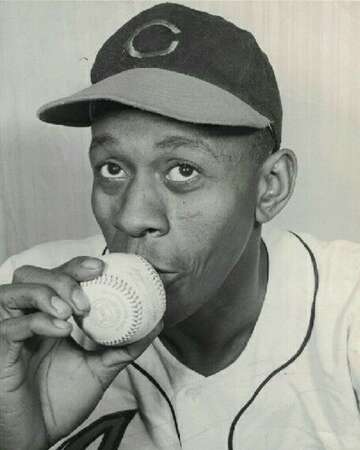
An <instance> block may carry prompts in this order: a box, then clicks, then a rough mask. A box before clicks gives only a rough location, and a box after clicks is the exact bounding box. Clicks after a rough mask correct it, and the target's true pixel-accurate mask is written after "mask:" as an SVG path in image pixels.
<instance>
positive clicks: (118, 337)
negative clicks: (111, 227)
mask: <svg viewBox="0 0 360 450" xmlns="http://www.w3.org/2000/svg"><path fill="white" fill-rule="evenodd" d="M101 259H102V260H103V261H104V262H105V269H104V272H103V274H102V275H101V276H100V277H98V278H95V279H94V280H91V281H86V282H83V283H81V286H82V289H83V291H84V292H85V294H86V295H87V297H88V298H89V301H90V307H91V308H90V312H89V314H88V315H86V316H85V317H83V318H82V319H81V321H80V325H81V328H82V329H83V330H84V332H85V333H86V334H87V335H88V336H89V337H90V338H91V339H93V340H94V341H96V342H98V343H99V344H102V345H125V344H130V343H131V342H135V341H138V340H139V339H141V338H143V337H144V336H146V335H147V334H148V333H149V332H150V331H151V330H152V329H153V328H154V327H155V326H156V324H157V323H158V322H159V321H160V319H161V318H162V316H163V315H164V312H165V306H166V299H165V290H164V286H163V284H162V281H161V279H160V277H159V275H158V273H157V272H156V271H155V269H154V268H153V267H152V265H151V264H150V263H149V262H148V261H146V260H145V259H144V258H142V257H141V256H138V255H133V254H127V253H111V254H109V255H105V256H102V257H101Z"/></svg>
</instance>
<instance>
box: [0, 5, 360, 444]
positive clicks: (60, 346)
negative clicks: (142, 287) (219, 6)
mask: <svg viewBox="0 0 360 450" xmlns="http://www.w3.org/2000/svg"><path fill="white" fill-rule="evenodd" d="M92 82H93V85H92V86H91V87H90V88H87V89H85V90H84V91H81V92H80V93H77V94H75V95H73V96H71V97H68V98H65V99H60V100H58V101H55V102H52V103H50V104H47V105H45V106H44V107H43V108H41V109H40V111H39V116H40V118H41V119H42V120H45V121H48V122H51V123H58V124H64V125H72V126H87V125H91V129H92V144H91V148H90V161H91V166H92V168H93V174H94V182H93V194H92V206H93V211H94V214H95V217H96V219H97V221H98V223H99V225H100V228H101V230H102V236H96V237H94V238H89V239H87V240H83V241H75V242H58V243H50V244H45V245H41V246H38V247H36V248H34V249H31V250H29V251H27V252H25V253H23V254H21V255H18V256H15V257H13V258H10V259H9V260H8V261H7V262H6V263H5V264H4V265H3V267H2V270H1V279H2V281H3V285H2V286H0V333H1V345H0V352H1V355H0V361H1V362H0V396H1V397H0V438H1V448H2V450H15V449H16V450H22V449H34V450H38V449H39V450H40V449H46V448H49V447H52V446H54V448H61V449H68V450H69V449H85V448H89V449H97V448H99V449H100V448H101V449H117V448H121V449H149V450H150V449H152V450H153V449H179V448H184V449H188V450H194V449H213V450H219V449H226V448H228V449H249V450H250V449H252V450H253V449H256V450H265V449H276V450H285V449H289V448H294V449H298V450H305V449H310V448H311V449H356V448H358V446H359V443H360V429H359V409H358V397H357V395H358V392H359V380H360V378H359V377H360V373H359V371H360V360H359V354H358V344H357V342H358V334H359V329H360V327H359V323H358V321H359V311H358V310H359V308H358V307H357V304H356V302H357V301H358V299H359V288H358V284H359V265H360V264H359V263H360V248H359V246H356V245H354V244H349V243H343V242H337V243H333V244H326V243H321V242H319V241H317V240H315V239H314V238H312V237H310V236H297V235H295V234H292V233H274V234H271V235H264V236H263V235H262V224H263V223H265V222H267V221H269V220H271V219H272V218H273V217H274V216H275V215H276V214H277V213H278V212H279V211H280V210H281V209H282V208H283V207H284V206H285V204H286V203H287V201H288V199H289V198H290V196H291V194H292V191H293V187H294V182H295V176H296V158H295V156H294V154H293V152H292V151H290V150H287V149H281V148H280V142H281V121H282V117H281V116H282V114H281V103H280V96H279V93H278V88H277V85H276V81H275V77H274V74H273V71H272V68H271V66H270V64H269V62H268V60H267V58H266V56H265V55H264V54H263V53H262V51H261V50H260V49H259V47H258V46H257V44H256V42H255V40H254V38H253V37H252V36H251V35H250V34H249V33H248V32H246V31H244V30H240V29H238V28H237V27H235V26H234V25H232V24H231V23H228V22H226V21H225V20H223V19H222V18H219V17H214V16H210V15H208V14H205V13H202V12H198V11H195V10H192V9H189V8H186V7H184V6H180V5H173V4H161V5H157V6H155V7H153V8H151V9H149V10H147V11H144V12H143V13H141V14H139V15H138V16H136V17H134V18H133V19H132V20H130V21H129V22H128V23H127V24H125V25H124V26H122V27H121V28H120V29H119V30H118V31H117V32H116V33H115V34H114V35H113V36H112V37H111V38H110V39H109V40H108V41H107V42H106V43H105V44H104V46H103V47H102V48H101V50H100V51H99V53H98V56H97V58H96V61H95V63H94V66H93V69H92ZM108 251H110V252H128V253H136V254H140V255H142V256H144V257H146V258H147V259H148V260H149V261H150V262H151V263H152V264H153V265H154V267H155V268H156V270H157V271H158V272H159V274H160V276H161V278H162V280H163V282H164V285H165V289H166V295H167V307H166V312H165V315H164V317H163V320H162V323H160V324H158V325H157V326H156V327H155V328H154V330H153V331H152V332H151V333H150V334H149V335H148V336H146V337H145V338H144V339H143V340H141V341H138V342H136V343H134V344H131V345H129V346H126V347H123V348H110V349H104V348H97V349H96V350H95V351H92V352H90V351H87V350H86V348H88V347H87V346H88V344H89V343H88V341H87V339H86V337H85V336H84V335H83V334H82V333H81V330H80V329H79V328H78V327H77V326H76V324H75V322H73V321H72V319H71V318H72V317H75V318H78V317H81V316H83V315H85V314H87V312H88V310H89V304H88V300H87V298H86V297H85V296H84V294H83V293H82V291H81V289H80V286H79V282H81V281H84V280H89V279H93V278H95V277H96V276H98V275H100V274H101V272H102V269H103V265H102V263H101V261H100V260H99V259H98V258H96V256H100V255H101V254H102V253H106V252H108ZM81 255H86V256H81ZM69 319H71V320H70V321H69ZM70 335H72V337H73V338H71V337H70Z"/></svg>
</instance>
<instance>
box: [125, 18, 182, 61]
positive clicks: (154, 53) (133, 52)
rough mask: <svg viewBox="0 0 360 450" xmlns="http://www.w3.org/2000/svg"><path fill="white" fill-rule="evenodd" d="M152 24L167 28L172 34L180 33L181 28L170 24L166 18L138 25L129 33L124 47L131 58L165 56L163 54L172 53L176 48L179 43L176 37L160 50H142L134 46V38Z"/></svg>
mask: <svg viewBox="0 0 360 450" xmlns="http://www.w3.org/2000/svg"><path fill="white" fill-rule="evenodd" d="M154 25H160V26H163V27H165V28H167V29H168V30H170V31H171V32H172V33H173V34H174V35H176V34H179V33H181V30H179V28H178V27H177V26H175V25H174V24H172V23H170V22H168V21H166V20H152V21H151V22H148V23H146V24H145V25H142V26H141V27H139V28H138V29H137V30H135V32H134V33H133V34H132V35H131V37H130V38H129V40H128V41H127V43H126V45H125V47H126V49H127V51H128V53H129V55H130V56H132V57H133V58H150V57H153V56H165V55H168V54H169V53H172V52H173V51H174V50H175V49H176V47H177V46H178V44H179V41H178V40H177V39H174V40H173V41H171V43H170V44H169V46H168V47H167V48H165V49H161V50H152V51H148V52H142V51H140V50H137V49H136V48H135V46H134V39H135V38H136V37H137V36H138V35H139V34H140V33H141V32H142V31H144V30H146V29H147V28H150V27H153V26H154Z"/></svg>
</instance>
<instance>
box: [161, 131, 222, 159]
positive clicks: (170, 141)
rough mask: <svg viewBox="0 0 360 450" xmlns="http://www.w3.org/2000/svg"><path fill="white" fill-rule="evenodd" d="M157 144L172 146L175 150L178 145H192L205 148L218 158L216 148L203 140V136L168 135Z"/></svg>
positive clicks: (162, 146) (165, 146) (166, 146)
mask: <svg viewBox="0 0 360 450" xmlns="http://www.w3.org/2000/svg"><path fill="white" fill-rule="evenodd" d="M155 146H156V147H157V148H161V149H162V148H164V149H166V148H170V149H173V150H176V149H177V148H178V147H182V146H192V147H197V148H200V149H203V150H205V151H206V152H207V153H210V154H211V155H212V156H213V157H214V158H215V159H217V158H218V155H217V154H216V152H215V150H214V149H213V148H212V147H211V146H210V145H208V144H207V143H206V142H205V141H203V140H202V139H201V138H195V139H194V138H188V137H186V136H176V135H174V136H167V137H165V138H163V139H161V141H158V142H157V143H156V144H155Z"/></svg>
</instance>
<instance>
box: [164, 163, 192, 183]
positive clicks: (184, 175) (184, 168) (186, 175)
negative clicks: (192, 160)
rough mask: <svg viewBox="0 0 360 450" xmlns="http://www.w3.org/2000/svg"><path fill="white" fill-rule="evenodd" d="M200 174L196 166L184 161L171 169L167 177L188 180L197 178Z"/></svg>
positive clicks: (168, 178) (172, 179)
mask: <svg viewBox="0 0 360 450" xmlns="http://www.w3.org/2000/svg"><path fill="white" fill-rule="evenodd" d="M198 175H199V171H198V170H196V169H195V167H193V166H192V165H190V164H187V163H183V164H178V165H176V166H175V167H173V168H172V169H171V170H169V172H168V174H167V175H166V179H167V180H169V181H175V182H186V181H190V180H192V179H193V178H196V177H197V176H198Z"/></svg>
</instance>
